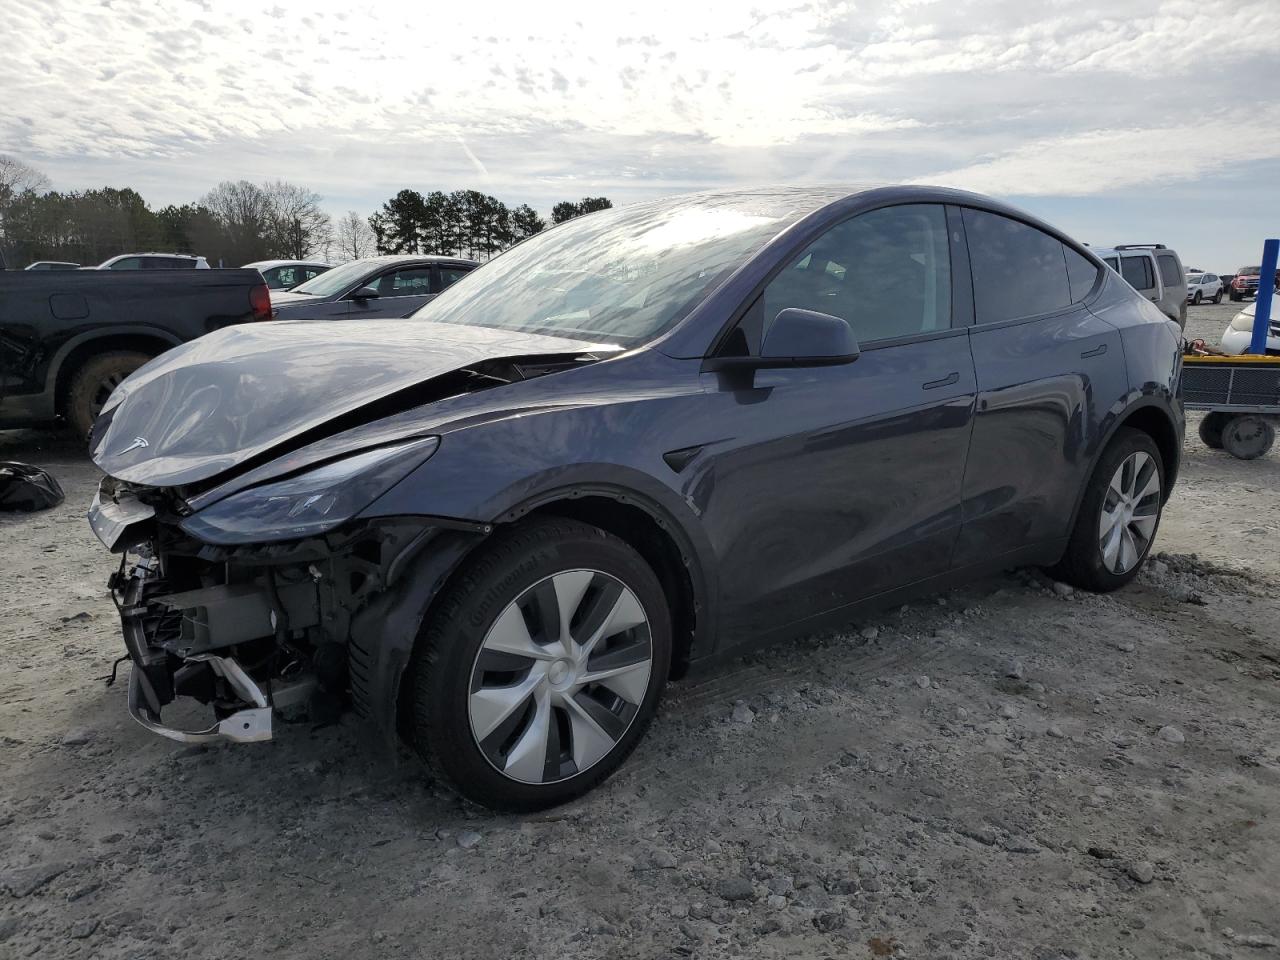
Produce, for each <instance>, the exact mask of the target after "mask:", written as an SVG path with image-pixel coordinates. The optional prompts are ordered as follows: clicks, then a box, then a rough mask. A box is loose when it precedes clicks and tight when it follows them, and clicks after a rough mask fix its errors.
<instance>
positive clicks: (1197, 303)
mask: <svg viewBox="0 0 1280 960" xmlns="http://www.w3.org/2000/svg"><path fill="white" fill-rule="evenodd" d="M1203 299H1204V297H1203V296H1201V294H1200V291H1199V290H1197V291H1196V294H1195V296H1194V297H1192V298H1191V302H1192V303H1193V304H1194V305H1195V306H1197V307H1198V306H1200V301H1201V300H1203Z"/></svg>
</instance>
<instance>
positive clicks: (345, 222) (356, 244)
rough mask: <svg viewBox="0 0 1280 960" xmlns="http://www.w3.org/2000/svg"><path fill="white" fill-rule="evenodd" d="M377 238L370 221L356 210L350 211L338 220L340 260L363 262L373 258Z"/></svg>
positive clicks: (338, 254) (337, 254) (338, 256)
mask: <svg viewBox="0 0 1280 960" xmlns="http://www.w3.org/2000/svg"><path fill="white" fill-rule="evenodd" d="M376 246H377V238H375V237H374V235H373V228H372V227H370V226H369V221H368V220H366V219H365V218H364V217H362V216H360V214H358V213H356V212H355V211H354V210H348V211H347V212H346V213H344V214H343V215H342V216H341V217H339V218H338V227H337V250H336V251H335V255H336V257H337V259H339V260H362V259H363V258H365V257H371V256H373V254H374V252H375V249H376Z"/></svg>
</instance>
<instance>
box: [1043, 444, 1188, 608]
mask: <svg viewBox="0 0 1280 960" xmlns="http://www.w3.org/2000/svg"><path fill="white" fill-rule="evenodd" d="M1163 492H1164V463H1163V461H1162V460H1161V458H1160V450H1159V448H1158V447H1156V444H1155V441H1154V440H1152V439H1151V437H1150V436H1148V435H1147V434H1145V433H1143V432H1142V431H1140V430H1133V429H1131V428H1129V427H1122V428H1121V429H1120V430H1119V431H1117V433H1116V435H1115V437H1114V438H1113V439H1112V441H1111V443H1110V445H1109V446H1108V447H1107V449H1106V450H1105V451H1104V452H1103V454H1102V457H1101V458H1100V459H1099V460H1098V464H1097V466H1096V467H1094V470H1093V475H1092V476H1091V477H1090V478H1089V484H1088V486H1087V487H1086V489H1085V494H1084V500H1083V502H1082V503H1081V505H1080V514H1079V516H1078V517H1077V518H1076V525H1075V529H1074V530H1073V531H1072V534H1071V539H1070V541H1069V542H1068V544H1067V550H1066V553H1065V554H1063V557H1062V559H1061V560H1060V561H1058V564H1057V566H1056V567H1055V568H1054V569H1053V571H1052V572H1053V574H1054V575H1055V576H1057V577H1059V578H1060V579H1062V580H1065V581H1067V582H1068V583H1071V584H1074V585H1075V586H1077V587H1083V588H1084V589H1086V590H1097V591H1103V592H1105V591H1109V590H1116V589H1118V588H1120V587H1122V586H1124V585H1125V584H1126V583H1128V582H1129V581H1130V580H1132V579H1133V578H1134V577H1135V576H1137V574H1138V571H1139V570H1140V569H1141V568H1142V563H1143V561H1144V560H1146V558H1147V554H1148V553H1149V552H1150V550H1151V544H1152V543H1153V542H1154V541H1155V537H1156V529H1157V528H1158V527H1159V525H1160V512H1161V510H1162V509H1163V506H1164V497H1163Z"/></svg>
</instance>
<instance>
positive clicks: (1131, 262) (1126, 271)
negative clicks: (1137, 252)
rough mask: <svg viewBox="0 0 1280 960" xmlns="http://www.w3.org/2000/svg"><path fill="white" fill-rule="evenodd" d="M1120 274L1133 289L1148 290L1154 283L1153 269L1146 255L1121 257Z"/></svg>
mask: <svg viewBox="0 0 1280 960" xmlns="http://www.w3.org/2000/svg"><path fill="white" fill-rule="evenodd" d="M1120 276H1122V277H1124V278H1125V280H1127V281H1128V282H1129V286H1131V287H1133V289H1135V290H1150V289H1152V288H1153V287H1155V285H1156V275H1155V271H1154V270H1152V269H1151V260H1150V258H1148V257H1121V258H1120Z"/></svg>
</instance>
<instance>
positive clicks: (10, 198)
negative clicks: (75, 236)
mask: <svg viewBox="0 0 1280 960" xmlns="http://www.w3.org/2000/svg"><path fill="white" fill-rule="evenodd" d="M48 189H49V178H48V177H46V176H45V175H44V174H43V173H41V172H40V171H39V170H37V169H36V168H35V167H33V166H30V165H29V164H26V163H23V162H22V161H21V160H19V159H18V158H17V157H13V156H10V155H9V154H7V153H0V268H3V266H4V263H5V250H6V248H8V247H10V245H11V243H12V241H13V237H11V236H10V235H9V234H10V233H11V232H12V231H11V229H10V228H9V227H8V226H7V221H8V220H9V219H10V209H9V208H10V207H11V206H12V205H13V203H14V202H15V201H16V200H17V199H18V198H19V197H21V196H23V195H24V194H36V193H42V192H43V191H45V190H48ZM8 253H9V255H12V254H13V251H12V250H9V251H8Z"/></svg>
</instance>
